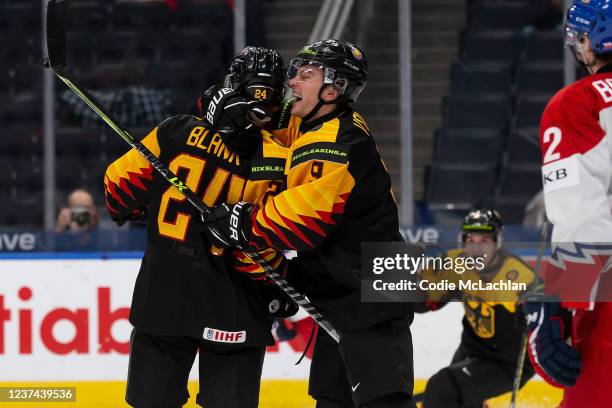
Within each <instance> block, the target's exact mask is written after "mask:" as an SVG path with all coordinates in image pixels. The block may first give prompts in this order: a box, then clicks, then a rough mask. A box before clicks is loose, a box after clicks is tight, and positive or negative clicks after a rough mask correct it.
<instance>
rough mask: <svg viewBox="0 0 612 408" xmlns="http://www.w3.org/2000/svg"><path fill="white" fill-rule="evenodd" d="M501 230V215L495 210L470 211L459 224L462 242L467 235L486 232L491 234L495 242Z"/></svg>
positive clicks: (502, 225)
mask: <svg viewBox="0 0 612 408" xmlns="http://www.w3.org/2000/svg"><path fill="white" fill-rule="evenodd" d="M503 228H504V224H503V222H502V219H501V215H499V212H497V211H496V210H489V209H480V210H472V211H470V213H469V214H468V215H467V216H466V217H465V219H464V220H463V223H462V224H461V236H462V240H463V241H465V239H466V237H467V234H469V233H470V232H487V233H491V234H493V237H494V239H495V240H496V241H497V236H498V235H499V233H500V232H501V231H502V229H503Z"/></svg>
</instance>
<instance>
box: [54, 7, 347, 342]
mask: <svg viewBox="0 0 612 408" xmlns="http://www.w3.org/2000/svg"><path fill="white" fill-rule="evenodd" d="M67 8H68V0H49V2H48V3H47V27H46V35H47V48H48V54H49V57H48V59H46V60H45V61H44V65H45V67H47V68H51V69H52V70H53V72H54V73H55V75H56V76H57V77H58V78H59V79H60V80H62V82H64V83H65V84H66V85H67V86H68V88H70V89H71V90H72V91H73V92H75V93H76V94H77V95H78V96H79V97H80V98H81V99H82V100H83V101H84V102H85V103H86V104H87V105H88V106H89V107H90V108H91V109H92V110H93V111H94V112H96V113H97V114H98V116H100V118H101V119H102V120H104V122H106V124H108V125H109V126H110V127H111V128H112V129H113V130H114V131H115V133H117V134H118V135H119V136H121V137H122V138H123V140H125V141H126V142H127V143H128V144H129V145H130V146H131V147H132V148H133V149H135V150H136V151H137V152H138V153H140V155H141V156H142V157H144V158H145V159H146V160H147V161H148V162H149V163H151V165H152V166H153V168H154V169H155V170H156V171H157V172H158V173H159V174H161V175H162V177H164V178H165V179H166V180H167V181H168V182H169V183H170V184H171V185H173V186H174V187H175V188H176V189H177V190H178V191H179V192H180V193H181V194H183V195H184V196H185V198H187V200H188V201H189V203H190V204H191V205H193V206H194V207H195V208H197V209H198V211H200V212H201V213H203V214H207V213H209V212H210V208H209V207H208V206H207V205H206V204H204V202H203V201H202V200H201V199H200V197H198V196H197V195H196V194H195V193H194V192H193V191H192V190H191V189H189V188H188V187H187V186H186V185H185V184H184V183H183V182H182V181H181V180H179V178H178V177H177V176H176V175H175V174H174V173H173V172H172V171H170V169H168V168H167V167H166V166H165V165H164V164H163V163H162V162H161V161H160V160H159V159H158V158H157V156H155V155H154V154H153V153H152V152H151V151H150V150H149V149H148V148H147V147H146V146H145V145H143V144H142V143H141V142H140V141H138V140H137V139H136V138H135V137H134V135H133V134H132V133H131V132H130V131H129V130H127V129H125V128H123V127H122V126H121V125H120V124H119V121H118V120H117V119H115V118H114V117H113V115H112V114H111V113H110V112H109V111H108V110H107V109H106V108H104V106H102V105H101V104H100V102H98V101H97V100H96V98H95V97H93V96H92V95H91V94H90V93H89V92H87V90H85V89H84V88H83V87H81V86H79V85H78V84H77V83H76V82H75V81H74V80H73V79H72V78H71V77H70V76H69V73H68V69H67V64H66V17H67ZM246 255H247V256H248V257H249V258H251V259H252V260H253V261H255V262H256V263H257V264H259V266H261V267H262V268H263V269H264V271H265V272H266V274H267V276H268V277H269V278H270V280H272V282H274V283H275V284H276V285H277V286H278V287H279V288H280V289H281V290H282V291H283V292H285V293H286V294H287V295H288V296H289V297H290V298H291V299H292V300H293V301H294V302H295V303H297V304H298V305H299V306H301V307H302V309H304V311H305V312H306V313H308V314H309V315H310V317H312V319H313V320H314V321H315V322H316V323H317V324H318V325H319V326H321V327H322V328H323V329H324V330H325V331H326V332H327V333H328V334H329V335H330V336H331V337H332V338H333V339H334V340H336V342H339V341H340V334H339V333H338V332H337V331H336V330H335V329H334V328H333V327H332V325H331V324H330V323H329V322H328V321H327V320H326V319H325V318H324V317H323V316H322V315H321V313H319V311H318V310H317V309H316V308H315V307H314V306H313V305H312V304H311V303H310V302H309V301H308V300H307V299H306V298H305V297H304V296H303V295H301V294H300V293H299V292H298V291H297V290H295V289H294V288H293V287H292V286H291V285H290V284H289V283H288V282H287V281H286V280H285V279H284V278H283V277H282V276H281V275H280V274H279V273H278V272H276V271H275V270H274V268H272V266H270V264H269V263H268V262H267V261H266V260H265V259H264V258H263V257H262V256H261V255H259V254H258V253H255V252H247V253H246Z"/></svg>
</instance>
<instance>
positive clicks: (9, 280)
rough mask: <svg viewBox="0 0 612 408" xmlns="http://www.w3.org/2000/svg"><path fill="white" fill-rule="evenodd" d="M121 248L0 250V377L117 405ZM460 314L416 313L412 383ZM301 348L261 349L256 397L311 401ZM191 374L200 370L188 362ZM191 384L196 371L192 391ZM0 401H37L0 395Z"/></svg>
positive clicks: (275, 403) (442, 359) (290, 403)
mask: <svg viewBox="0 0 612 408" xmlns="http://www.w3.org/2000/svg"><path fill="white" fill-rule="evenodd" d="M92 257H93V258H92ZM123 258H124V259H100V257H99V256H98V257H95V256H92V255H91V254H89V255H84V256H83V257H78V256H77V257H74V256H73V258H72V259H62V258H55V259H47V258H45V257H41V258H40V259H36V260H33V259H0V282H2V285H0V386H5V385H9V384H12V385H21V386H23V385H25V384H44V385H48V384H50V383H53V384H59V385H63V386H67V385H71V386H76V387H77V401H78V402H77V403H72V404H70V403H62V404H59V405H58V404H56V403H45V406H54V405H55V406H78V407H118V406H124V405H122V404H123V402H122V401H123V395H124V391H125V384H124V381H125V378H126V375H127V362H128V357H127V353H128V339H129V334H130V330H131V326H130V325H129V323H128V321H127V319H126V318H127V315H128V312H129V309H128V308H129V304H130V301H131V296H132V290H133V285H134V281H135V279H136V275H137V272H138V269H139V267H140V259H138V258H134V257H133V256H124V257H123ZM461 316H462V308H461V305H460V304H451V305H449V306H447V307H446V308H444V309H442V310H440V311H439V312H436V313H428V314H425V315H417V316H416V317H415V322H414V324H413V327H412V331H413V337H414V351H415V353H414V360H415V377H416V378H418V379H421V380H420V381H417V384H416V387H415V389H416V391H417V392H418V391H419V390H420V389H421V388H422V387H423V386H424V383H425V379H427V378H429V377H430V376H431V375H433V374H434V373H435V372H436V371H437V370H439V369H440V368H442V367H444V366H445V365H447V364H448V362H449V361H450V359H451V357H452V354H453V352H454V350H455V348H456V347H457V345H458V343H459V338H460V333H461V323H460V322H461ZM300 354H301V350H299V349H295V348H294V347H293V346H292V345H290V344H288V343H281V344H280V345H279V347H276V348H273V349H269V350H268V353H267V354H266V361H265V364H264V372H263V379H264V381H263V384H262V393H261V398H262V400H261V407H264V408H276V407H278V408H281V407H282V408H294V407H312V406H313V404H312V401H311V400H310V399H309V397H308V396H307V385H306V379H307V377H308V368H309V361H308V360H307V359H306V360H305V361H303V362H302V363H301V364H300V365H299V366H295V365H294V364H295V362H296V361H297V359H298V358H299V356H300ZM194 366H196V367H197V364H194ZM190 378H191V380H197V372H196V371H195V370H193V371H192V373H191V375H190ZM196 393H197V384H196V382H195V381H194V382H193V383H192V384H191V385H190V394H191V395H192V396H194V395H195V394H196ZM559 395H560V393H559V392H558V391H557V390H554V389H552V388H550V387H548V386H546V385H545V384H544V383H542V382H541V381H532V382H531V383H530V384H529V386H528V387H527V390H526V393H525V395H523V396H521V399H522V401H523V403H525V404H527V403H528V401H544V402H542V403H539V405H538V404H535V405H534V404H533V403H529V405H524V404H523V403H521V404H520V405H519V406H521V407H522V406H525V407H527V406H528V407H532V406H533V407H536V406H537V407H539V406H542V407H553V406H555V402H556V401H557V400H558V399H559ZM546 398H549V400H545V399H546ZM550 398H552V400H551V399H550ZM542 404H544V405H542ZM3 406H19V407H27V406H40V404H35V405H28V404H26V403H19V404H18V405H15V404H12V403H11V404H6V403H4V404H3V403H0V407H3ZM188 406H195V405H194V404H191V405H188ZM494 406H496V405H492V407H494ZM499 406H504V405H503V404H502V405H499Z"/></svg>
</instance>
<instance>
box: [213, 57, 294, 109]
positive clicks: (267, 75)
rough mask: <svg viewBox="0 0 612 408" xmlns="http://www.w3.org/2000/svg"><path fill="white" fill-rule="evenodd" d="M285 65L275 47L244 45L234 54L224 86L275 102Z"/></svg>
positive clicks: (281, 87)
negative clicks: (244, 46) (273, 48)
mask: <svg viewBox="0 0 612 408" xmlns="http://www.w3.org/2000/svg"><path fill="white" fill-rule="evenodd" d="M284 77H285V65H284V62H283V57H282V56H281V55H280V54H279V53H278V52H276V51H275V50H272V49H269V48H264V47H246V48H244V49H243V50H242V51H240V53H239V54H238V55H237V56H236V58H234V61H233V62H232V64H231V66H230V69H229V74H228V75H227V76H226V77H225V83H224V86H225V87H226V88H232V89H233V90H235V91H240V92H242V93H246V94H247V95H249V96H250V97H252V98H253V99H257V100H260V101H262V102H268V103H271V104H274V105H279V104H280V101H281V99H282V98H283V95H284V92H285V81H284Z"/></svg>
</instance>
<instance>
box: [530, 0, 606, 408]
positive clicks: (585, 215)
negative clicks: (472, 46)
mask: <svg viewBox="0 0 612 408" xmlns="http://www.w3.org/2000/svg"><path fill="white" fill-rule="evenodd" d="M565 37H566V45H567V46H569V47H570V48H571V49H572V51H573V53H574V55H575V57H576V60H577V61H578V62H579V63H580V64H581V65H582V66H583V67H584V68H585V69H586V70H587V71H588V73H589V74H590V75H589V76H587V77H586V78H584V79H582V80H580V81H578V82H576V83H574V84H572V85H569V86H567V87H565V88H563V89H562V90H560V91H559V92H558V93H557V94H556V95H555V96H554V97H553V98H552V99H551V101H550V102H549V104H548V106H547V107H546V109H545V111H544V114H543V116H542V121H541V124H540V145H541V150H542V177H543V178H542V180H543V185H544V197H545V202H546V214H547V216H548V219H549V220H550V222H551V223H552V226H553V231H552V243H553V253H552V256H551V259H550V264H549V265H547V267H546V271H545V272H546V279H545V283H546V285H545V288H546V289H545V290H546V292H547V294H552V295H555V296H556V300H558V301H547V302H531V303H527V305H526V306H525V309H526V314H527V320H528V329H529V331H530V336H529V346H528V347H529V348H528V351H529V354H530V357H531V360H532V363H533V365H534V367H535V368H536V371H537V372H538V373H539V374H540V375H541V376H542V377H543V378H544V379H545V380H546V381H548V382H549V383H551V384H553V385H555V386H559V387H563V388H564V398H563V401H562V403H561V407H563V408H583V407H593V408H599V407H601V408H603V407H612V388H611V386H612V377H611V376H610V375H609V374H610V371H609V370H610V367H611V366H612V303H610V302H605V301H606V300H607V301H610V300H612V296H611V295H610V293H612V290H611V288H612V286H611V285H610V282H609V281H610V280H612V279H610V278H609V276H612V271H609V269H610V268H609V265H610V255H612V215H611V210H610V203H609V199H608V195H609V194H610V191H612V0H574V1H573V3H572V5H571V7H570V9H569V10H568V14H567V20H566V26H565ZM606 272H608V273H606ZM564 323H565V324H564ZM569 326H571V327H569ZM570 336H571V342H568V341H566V340H568V338H569V337H570Z"/></svg>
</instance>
